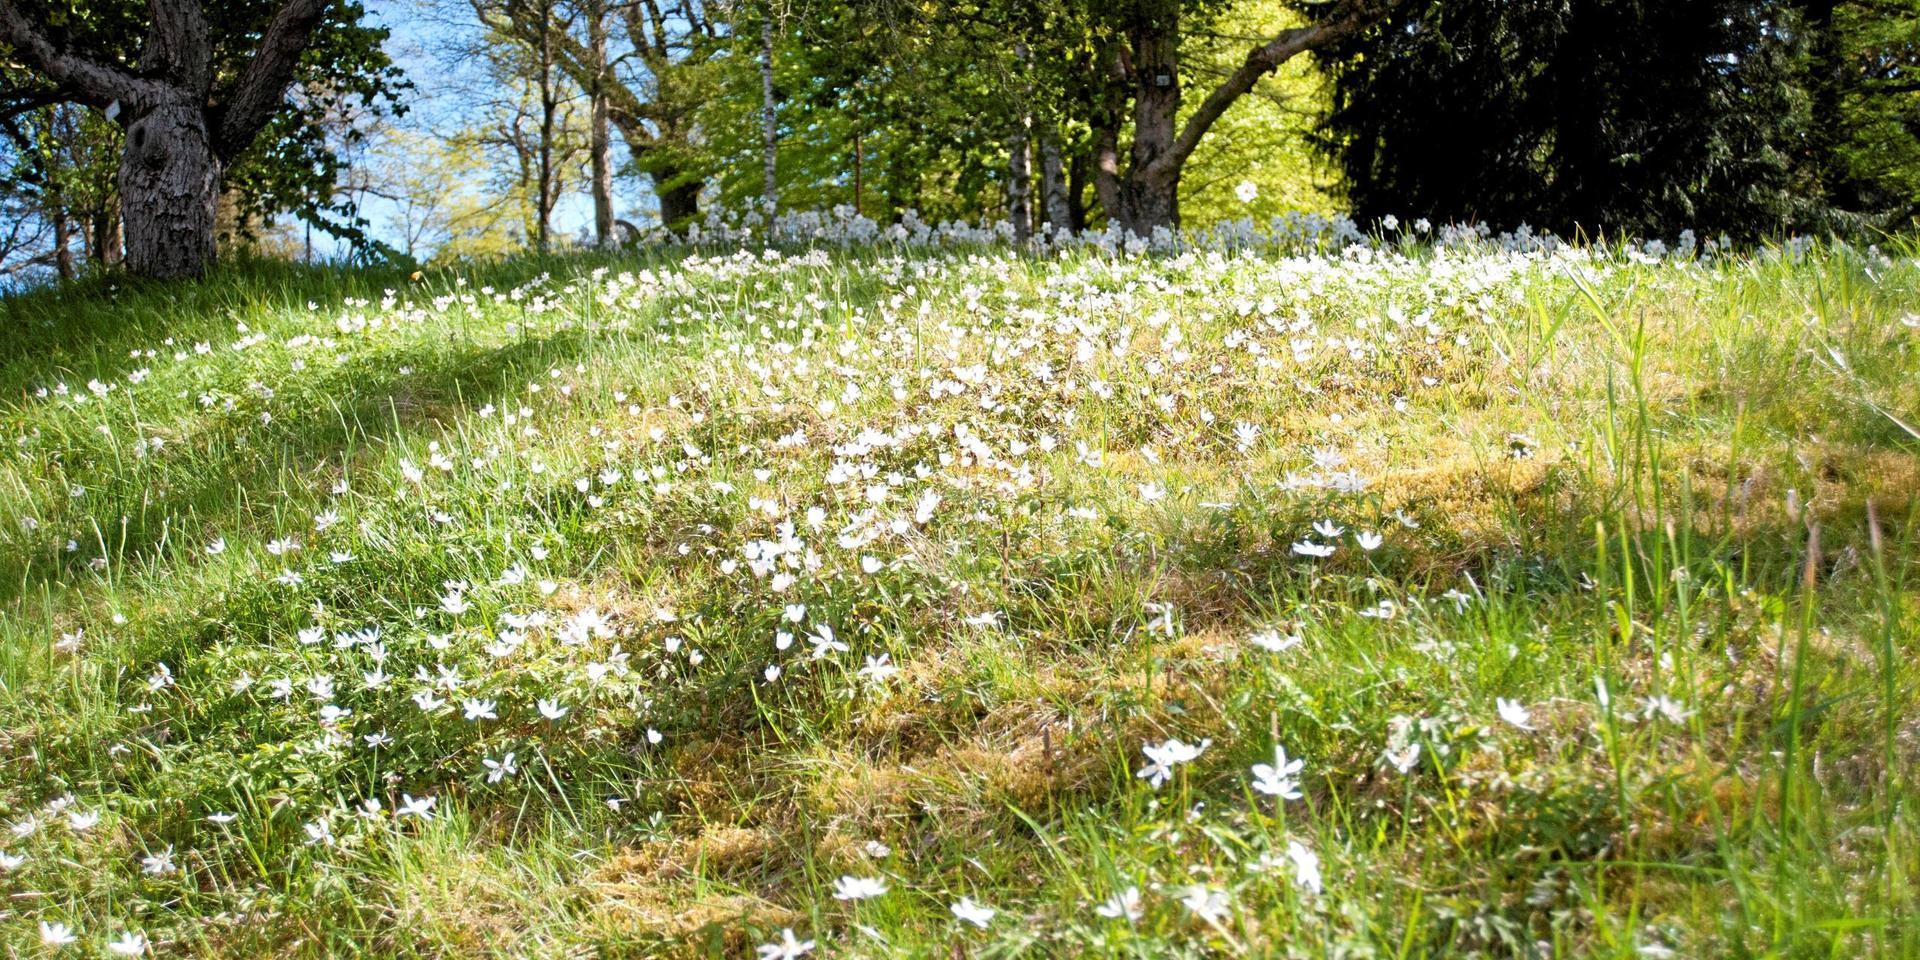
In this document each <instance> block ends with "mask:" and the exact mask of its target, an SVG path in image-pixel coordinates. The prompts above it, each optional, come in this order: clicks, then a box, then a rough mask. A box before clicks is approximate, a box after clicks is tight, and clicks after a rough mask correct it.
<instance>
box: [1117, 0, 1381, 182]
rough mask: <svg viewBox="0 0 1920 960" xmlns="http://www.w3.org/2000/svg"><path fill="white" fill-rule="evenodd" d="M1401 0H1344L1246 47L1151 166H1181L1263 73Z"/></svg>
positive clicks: (1376, 18)
mask: <svg viewBox="0 0 1920 960" xmlns="http://www.w3.org/2000/svg"><path fill="white" fill-rule="evenodd" d="M1401 2H1402V0H1343V2H1342V3H1340V4H1339V6H1337V7H1335V8H1334V10H1333V11H1332V12H1331V13H1329V14H1328V16H1327V17H1326V19H1324V20H1321V21H1320V22H1318V23H1312V24H1308V25H1307V26H1304V27H1293V28H1290V29H1287V30H1282V31H1280V32H1279V33H1277V34H1275V35H1274V37H1273V39H1271V40H1269V41H1267V42H1266V43H1264V44H1261V45H1260V46H1258V47H1255V48H1253V49H1252V50H1250V51H1248V52H1247V59H1246V62H1244V63H1242V64H1241V65H1240V67H1239V69H1237V70H1235V71H1233V73H1232V74H1231V75H1229V76H1228V77H1227V78H1226V79H1225V80H1223V81H1221V82H1220V85H1219V86H1217V87H1214V88H1213V92H1212V93H1209V94H1207V99H1206V100H1205V101H1203V102H1202V103H1201V104H1200V107H1199V109H1197V110H1195V111H1194V112H1193V116H1191V117H1188V118H1187V122H1186V124H1185V125H1184V126H1182V127H1181V128H1180V135H1179V136H1178V137H1176V138H1175V139H1174V141H1173V146H1172V148H1171V149H1169V150H1168V151H1167V152H1166V153H1163V154H1161V155H1160V156H1159V157H1157V158H1155V160H1154V161H1153V164H1152V166H1151V167H1150V168H1149V169H1148V171H1147V172H1150V173H1152V172H1162V173H1164V172H1166V171H1168V170H1178V169H1179V168H1180V165H1181V164H1183V163H1185V162H1186V160H1187V157H1189V156H1191V155H1192V154H1193V151H1194V148H1195V147H1198V146H1199V145H1200V140H1201V138H1202V137H1205V136H1206V135H1207V131H1208V130H1209V129H1211V128H1212V127H1213V124H1214V121H1216V120H1219V119H1220V117H1221V115H1222V114H1224V113H1226V112H1227V108H1228V107H1230V106H1233V103H1234V101H1236V100H1238V99H1240V98H1241V97H1242V96H1244V95H1245V94H1246V93H1247V91H1249V90H1252V89H1253V85H1254V84H1255V83H1258V82H1259V81H1260V78H1261V77H1264V76H1266V75H1267V74H1269V73H1272V72H1273V71H1274V70H1276V69H1279V67H1280V65H1281V64H1283V63H1285V62H1287V61H1288V60H1291V59H1293V58H1294V57H1295V56H1297V55H1299V54H1302V53H1305V52H1307V51H1308V50H1314V49H1318V48H1320V47H1324V46H1326V45H1327V44H1330V43H1335V42H1338V41H1340V40H1344V39H1346V38H1347V37H1350V36H1352V35H1353V34H1355V33H1358V32H1360V31H1361V30H1364V29H1366V28H1367V27H1370V26H1372V25H1374V24H1376V23H1378V22H1380V21H1381V20H1382V19H1384V18H1385V17H1386V16H1387V14H1388V13H1390V12H1392V10H1393V8H1394V7H1396V6H1399V4H1400V3H1401Z"/></svg>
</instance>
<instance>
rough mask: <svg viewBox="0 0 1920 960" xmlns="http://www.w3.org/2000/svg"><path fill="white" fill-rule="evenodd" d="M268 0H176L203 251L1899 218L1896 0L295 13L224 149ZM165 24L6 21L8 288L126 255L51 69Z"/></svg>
mask: <svg viewBox="0 0 1920 960" xmlns="http://www.w3.org/2000/svg"><path fill="white" fill-rule="evenodd" d="M295 6H296V3H295V2H289V3H287V4H284V5H276V4H274V3H268V2H262V0H209V2H207V3H206V4H204V5H202V8H201V11H200V13H201V15H203V16H204V24H205V25H204V27H203V29H204V32H205V33H206V34H207V36H206V42H205V44H204V48H205V51H206V52H205V55H204V57H202V59H203V60H204V61H205V64H206V65H205V69H204V70H201V71H200V74H203V75H204V76H203V77H202V79H203V80H204V81H205V82H204V83H202V87H201V89H202V90H203V91H210V92H207V93H205V99H206V100H207V103H208V106H207V110H206V116H207V117H210V118H213V119H212V120H210V121H209V122H210V123H211V124H212V125H213V126H212V127H211V128H210V129H213V130H214V134H213V136H214V139H216V140H217V141H220V143H219V144H218V146H220V147H221V149H218V150H215V151H214V153H215V156H214V157H213V158H212V159H213V162H214V164H216V166H215V167H214V169H217V170H218V171H219V177H218V181H219V184H218V191H217V196H218V199H217V207H216V208H215V209H214V210H213V214H212V215H213V217H214V219H215V222H216V223H217V230H218V235H219V247H220V249H221V250H222V251H238V250H243V249H244V250H250V251H253V252H255V253H258V254H262V255H271V256H283V257H293V258H305V259H352V260H358V261H368V260H375V259H387V260H399V261H414V262H431V261H449V260H455V259H458V258H464V257H493V256H501V255H507V254H511V253H514V252H516V251H520V250H540V251H545V250H552V249H555V248H559V247H565V246H574V245H593V244H600V245H611V244H621V243H629V242H634V241H636V240H640V239H643V238H647V237H650V236H659V235H660V232H661V231H662V230H672V231H677V232H680V233H681V234H682V235H684V232H685V231H686V230H687V229H688V227H689V226H690V225H694V224H698V223H700V222H702V221H703V219H704V218H706V217H708V216H710V215H713V214H714V213H715V212H720V211H725V212H730V213H733V214H739V213H742V212H745V211H748V210H757V211H764V210H765V209H766V208H767V206H768V205H769V204H772V205H774V207H775V208H776V209H779V210H805V209H819V210H827V209H831V208H837V207H838V208H844V209H845V212H849V213H857V214H858V215H860V216H864V217H867V218H871V219H873V220H875V221H878V222H879V223H882V224H884V223H890V222H895V221H898V220H899V219H900V218H902V217H907V216H916V217H917V218H919V219H920V220H922V221H925V222H933V223H937V222H940V221H946V220H968V221H975V222H982V221H985V222H1000V221H1005V222H1007V223H1008V224H1009V225H1010V226H1009V229H1010V230H1011V231H1012V232H1014V233H1016V234H1018V235H1021V236H1027V235H1031V234H1035V233H1039V234H1045V233H1046V232H1048V231H1052V230H1069V229H1071V230H1083V229H1088V228H1102V227H1105V226H1106V225H1107V224H1109V223H1115V222H1117V223H1120V224H1122V225H1124V226H1126V227H1129V228H1132V229H1136V230H1138V231H1139V232H1142V233H1145V232H1147V231H1148V230H1150V229H1152V228H1154V227H1157V226H1174V225H1178V226H1184V227H1205V226H1208V225H1211V224H1215V223H1219V222H1222V221H1227V220H1234V219H1238V218H1243V217H1244V218H1252V219H1253V220H1254V221H1255V222H1256V223H1264V222H1266V220H1267V219H1268V218H1270V217H1271V216H1273V215H1276V214H1279V213H1282V212H1286V211H1299V212H1303V213H1308V214H1326V215H1332V214H1339V213H1348V214H1351V215H1352V216H1354V217H1355V218H1357V219H1358V220H1360V221H1361V222H1362V223H1363V224H1375V223H1380V222H1383V221H1384V218H1388V217H1394V216H1397V217H1398V218H1403V219H1407V220H1409V221H1411V220H1412V219H1413V218H1418V217H1425V218H1430V219H1431V220H1433V221H1436V222H1453V221H1474V222H1483V223H1486V224H1488V225H1490V226H1492V227H1495V228H1501V229H1510V228H1516V227H1519V226H1522V225H1525V226H1529V227H1532V228H1534V229H1545V230H1552V231H1555V232H1557V233H1560V234H1562V235H1572V234H1583V235H1587V236H1593V235H1609V236H1612V235H1621V234H1631V235H1643V236H1673V235H1676V234H1678V233H1679V232H1681V231H1683V230H1692V231H1695V232H1696V233H1697V234H1700V235H1702V236H1707V235H1718V234H1723V233H1724V234H1728V235H1730V236H1735V237H1740V238H1755V237H1766V236H1780V235H1785V234H1789V233H1796V232H1807V233H1838V234H1843V235H1849V236H1852V235H1864V236H1871V235H1874V234H1876V233H1879V232H1883V231H1892V230H1900V229H1903V228H1906V227H1910V226H1911V225H1912V224H1913V222H1914V219H1915V216H1916V211H1920V73H1917V72H1916V70H1917V69H1920V2H1916V0H1684V2H1671V0H1513V2H1503V3H1498V4H1490V3H1477V2H1476V3H1468V2H1456V0H1424V2H1418V0H1403V2H1391V0H1374V2H1360V0H1338V2H1317V0H1295V2H1288V0H1242V2H1237V3H1236V2H1228V0H1188V2H1176V0H1133V2H1129V3H1119V4H1114V3H1102V2H1096V0H1041V2H1032V3H1028V2H1020V3H1014V2H999V0H978V2H969V3H928V2H909V0H854V2H839V3H833V2H825V0H732V2H703V0H626V2H621V0H393V2H381V3H377V4H375V5H373V6H371V7H367V8H363V7H361V6H359V5H357V4H355V3H352V2H346V0H336V2H331V3H320V2H318V0H311V7H312V10H311V17H312V21H313V22H312V23H311V24H305V25H304V26H306V27H307V29H308V30H309V31H310V32H309V33H307V34H304V35H303V36H304V37H305V42H304V44H303V45H302V46H301V47H299V48H297V49H295V50H294V51H293V54H292V56H291V57H290V59H289V60H288V62H287V64H286V65H285V68H284V70H285V72H286V73H287V77H288V79H287V84H288V89H289V91H290V92H289V94H288V95H287V96H286V97H285V98H284V99H283V100H282V101H280V102H279V105H278V107H277V109H270V110H267V111H266V112H264V113H263V114H262V115H261V116H260V117H259V118H258V119H259V122H258V124H257V133H256V134H255V135H253V136H252V137H251V139H247V140H246V142H244V143H241V142H240V140H241V138H240V137H239V136H238V134H233V135H231V136H229V133H230V131H228V130H227V129H226V127H231V126H233V122H234V121H233V117H234V115H235V113H236V110H235V109H233V108H232V107H231V106H230V102H231V101H232V100H234V99H236V98H237V97H238V96H239V92H237V91H239V90H240V88H241V87H242V86H244V85H243V83H242V81H243V80H245V79H246V78H247V77H248V76H249V75H250V71H249V68H251V67H254V66H257V64H258V63H260V62H262V61H264V60H266V53H265V52H264V48H265V46H266V43H267V41H266V40H264V39H263V38H268V37H269V34H270V33H271V31H273V30H275V29H278V28H279V27H281V26H284V24H283V23H281V21H282V20H285V19H286V18H287V17H288V11H289V10H292V9H293V8H294V7H295ZM181 8H182V7H181V5H180V4H179V2H178V0H154V2H152V3H149V2H147V0H109V2H107V3H104V4H95V5H87V6H82V5H78V4H73V3H68V2H65V0H0V14H4V16H0V271H4V277H5V280H4V282H5V283H7V284H8V285H17V284H20V283H23V282H33V281H37V280H41V279H46V278H49V277H55V276H59V277H73V276H78V275H80V274H82V273H85V272H86V271H88V270H96V269H108V268H114V267H116V265H117V264H119V263H120V262H121V261H122V259H123V258H124V257H125V256H126V252H127V250H128V249H129V247H128V242H127V240H126V236H125V231H126V228H127V224H128V218H129V216H137V213H136V212H133V211H134V210H135V206H136V205H133V204H129V202H128V200H127V198H126V197H125V196H124V195H123V194H124V193H125V192H126V190H127V189H128V187H127V184H128V181H127V180H126V177H127V164H126V158H127V157H128V156H129V147H128V142H127V138H128V130H129V129H130V124H132V123H134V122H135V119H136V118H134V117H133V116H132V113H133V111H129V110H123V109H121V108H120V105H121V103H122V102H123V101H125V102H133V101H132V100H130V99H128V97H127V96H117V97H116V96H113V93H112V88H110V87H108V88H104V89H106V91H107V92H105V93H101V92H99V91H98V90H94V89H92V88H88V87H87V85H86V83H85V82H83V81H82V80H80V79H76V78H75V77H74V76H68V75H65V74H61V73H60V71H59V70H57V69H49V64H52V63H54V62H55V61H53V60H50V59H48V57H50V56H53V55H56V54H61V55H64V54H71V55H73V56H74V57H75V58H80V59H85V60H86V61H88V62H91V63H95V64H104V65H106V67H107V68H110V69H119V70H124V71H125V74H126V76H127V78H128V80H127V82H129V83H131V82H134V81H136V80H141V79H142V78H150V77H153V76H158V75H159V74H158V73H156V71H162V72H164V70H165V69H167V68H168V64H167V62H166V61H165V58H164V57H163V56H161V54H163V53H164V50H163V49H161V48H162V46H163V44H162V42H161V40H164V36H163V31H161V30H159V29H158V28H156V27H155V24H156V23H160V24H164V23H165V22H167V20H168V17H169V16H171V14H170V13H169V12H168V11H170V10H176V9H181ZM187 9H190V8H187ZM9 25H11V26H9ZM36 31H37V33H36ZM191 32H192V31H189V33H191ZM35 37H38V40H35V39H34V38H35ZM157 37H158V38H161V39H160V40H157V39H156V38H157ZM9 38H10V39H9ZM1283 41H1284V43H1283ZM42 42H43V43H42ZM36 43H41V45H39V46H36ZM255 48H260V49H261V51H262V52H259V53H256V52H254V50H255ZM156 51H159V52H158V53H157V52H156ZM1261 57H1266V60H1260V59H1259V58H1261ZM176 59H177V58H176ZM189 59H191V58H189ZM1256 61H1259V62H1256ZM1268 61H1271V62H1268ZM196 62H197V61H196ZM176 72H177V71H176ZM253 72H258V71H253ZM228 77H231V78H232V80H231V81H229V80H227V79H223V78H228ZM195 96H200V94H195ZM197 102H198V101H197V100H196V103H197ZM1209 111H1212V112H1213V114H1214V115H1212V116H1207V114H1208V113H1209ZM145 122H146V123H147V124H148V125H151V124H152V123H153V122H154V121H151V120H148V121H145ZM223 124H224V125H225V126H222V125H223ZM1195 128H1197V129H1198V134H1197V135H1196V136H1194V137H1192V138H1191V141H1192V142H1187V138H1186V136H1185V135H1186V134H1187V133H1189V132H1190V131H1192V130H1194V129H1195ZM241 132H245V131H241ZM142 136H144V134H142ZM228 141H232V142H231V143H228ZM229 147H230V149H228V148H229ZM1183 150H1186V151H1189V152H1188V153H1185V154H1183V153H1182V151H1183ZM142 189H144V188H142ZM143 229H144V228H143Z"/></svg>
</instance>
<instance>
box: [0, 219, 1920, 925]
mask: <svg viewBox="0 0 1920 960" xmlns="http://www.w3.org/2000/svg"><path fill="white" fill-rule="evenodd" d="M1416 227H1417V228H1418V229H1416ZM699 239H700V241H701V242H700V243H698V244H695V245H691V246H689V245H684V244H683V245H678V246H659V247H653V248H649V249H648V250H647V251H646V252H636V253H631V254H627V255H622V256H614V255H605V256H583V257H578V258H571V259H560V258H556V259H549V260H540V259H527V260H517V261H510V262H505V263H499V264H493V265H479V266H472V267H465V268H457V269H449V270H445V271H440V272H432V273H428V274H426V275H424V276H423V275H412V276H409V275H407V274H405V273H403V272H396V271H385V270H368V271H360V272H347V271H325V270H318V269H301V268H296V267H290V266H284V265H268V264H255V265H246V264H241V265H234V266H230V267H228V268H226V269H225V270H224V272H223V273H221V274H220V275H219V276H218V277H216V278H215V280H214V281H212V282H210V283H207V284H205V285H200V286H165V285H155V286H139V285H134V284H130V283H128V282H126V281H124V280H113V279H106V280H100V281H95V282H93V283H92V284H90V285H80V286H77V287H73V288H69V289H65V290H61V291H49V292H45V293H41V294H36V295H31V296H25V297H21V298H17V299H15V300H12V301H8V302H7V303H5V304H4V306H0V318H3V320H4V324H5V329H6V331H7V338H6V341H5V342H4V343H0V434H4V443H5V445H6V451H5V460H4V463H0V769H3V770H4V774H3V776H0V827H4V830H3V831H0V893H3V894H4V897H3V898H0V954H5V955H18V956H24V957H32V956H40V955H49V956H51V955H63V956H66V955H70V956H96V955H103V956H115V955H117V956H142V955H155V956H214V955H218V956H275V957H280V956H312V957H320V956H329V957H344V956H408V957H412V956H420V957H462V958H466V957H477V956H501V957H509V956H510V957H525V956H534V957H541V956H556V957H557V956H569V957H572V956H579V957H587V956H605V957H640V956H656V955H668V956H735V957H754V956H758V957H766V958H794V957H799V956H866V957H883V956H921V957H1000V956H1015V955H1021V956H1088V955H1106V956H1129V957H1179V956H1211V955H1235V954H1255V955H1269V956H1311V957H1326V956H1356V957H1373V956H1378V957H1418V956H1438V955H1446V956H1493V957H1534V956H1562V955H1567V956H1575V955H1577V956H1603V957H1705V956H1807V957H1813V956H1819V957H1856V956H1858V957H1904V956H1914V955H1916V954H1920V923H1917V922H1916V911H1920V902H1916V899H1917V897H1916V892H1915V890H1916V884H1917V882H1920V881H1917V879H1916V874H1920V834H1917V832H1916V831H1917V828H1920V824H1917V823H1916V820H1915V816H1916V813H1915V808H1914V803H1915V801H1916V799H1920V796H1917V795H1916V791H1915V784H1914V775H1915V763H1916V760H1920V711H1916V709H1915V703H1914V696H1915V685H1916V681H1920V671H1916V668H1915V666H1914V652H1915V648H1916V643H1917V642H1920V629H1917V626H1916V625H1917V622H1920V599H1916V598H1917V597H1920V512H1916V509H1915V499H1916V497H1917V496H1920V434H1916V432H1915V431H1916V429H1920V317H1917V316H1916V311H1920V262H1917V261H1916V259H1915V256H1916V252H1917V251H1916V249H1915V248H1914V247H1913V246H1912V245H1911V244H1907V243H1904V242H1894V241H1889V242H1888V243H1887V244H1885V245H1884V246H1883V247H1882V248H1879V249H1873V248H1864V247H1846V246H1838V245H1830V244H1825V243H1800V242H1794V243H1788V244H1785V245H1782V246H1771V247H1763V248H1759V249H1752V250H1742V251H1738V252H1730V251H1726V250H1718V249H1714V245H1711V244H1695V243H1693V242H1691V240H1690V239H1688V240H1682V241H1673V242H1669V243H1668V244H1665V245H1661V244H1647V245H1635V246H1610V247H1609V246H1579V247H1569V246H1564V245H1560V244H1557V243H1553V242H1548V241H1543V240H1541V239H1540V238H1535V237H1529V236H1525V235H1521V236H1503V237H1494V236H1486V235H1484V234H1482V233H1475V232H1473V231H1461V230H1451V231H1440V230H1434V229H1430V228H1428V227H1427V225H1426V224H1424V223H1423V224H1418V225H1415V224H1409V225H1406V226H1405V227H1400V228H1397V229H1390V230H1388V231H1387V232H1385V233H1376V234H1374V235H1371V236H1365V235H1361V234H1359V233H1358V232H1356V231H1354V230H1353V229H1352V228H1351V226H1350V225H1348V224H1344V223H1341V222H1337V221H1334V222H1323V221H1317V220H1291V221H1286V222H1284V223H1281V224H1279V225H1277V226H1276V228H1275V232H1274V233H1272V234H1266V233H1260V234H1256V233H1254V232H1252V231H1250V230H1247V229H1245V228H1244V227H1242V228H1239V229H1235V228H1223V229H1222V230H1219V231H1215V232H1213V233H1211V234H1209V235H1206V236H1200V237H1190V238H1186V239H1185V240H1180V239H1178V238H1172V237H1168V236H1162V237H1160V238H1158V239H1157V241H1156V242H1153V243H1141V242H1134V243H1131V244H1127V243H1120V242H1115V240H1114V238H1113V237H1095V238H1085V239H1082V240H1076V241H1073V242H1065V243H1059V244H1055V245H1053V246H1051V247H1046V246H1045V245H1042V249H1039V250H1026V251H1019V250H1015V249H1014V248H1013V247H1012V246H1011V245H1010V244H1007V243H1004V242H1002V241H1001V240H999V239H998V238H996V236H995V235H994V232H993V231H990V230H988V231H979V230H969V229H964V228H956V227H952V226H948V227H943V228H937V229H936V228H932V227H927V226H923V225H909V226H908V227H906V228H895V229H893V230H891V231H881V230H877V229H874V228H872V227H871V225H864V224H860V223H858V222H854V221H849V220H847V219H846V218H844V217H842V218H838V219H836V218H833V217H819V218H814V219H812V220H804V218H803V219H800V220H790V221H788V222H786V223H785V224H784V225H783V227H782V230H781V232H780V235H779V236H778V237H775V238H771V240H770V238H768V237H766V236H764V235H757V234H755V233H754V232H753V230H752V229H751V227H725V226H724V225H721V226H718V227H716V228H715V229H711V230H709V231H707V232H705V233H704V234H702V236H701V237H700V238H699Z"/></svg>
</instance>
